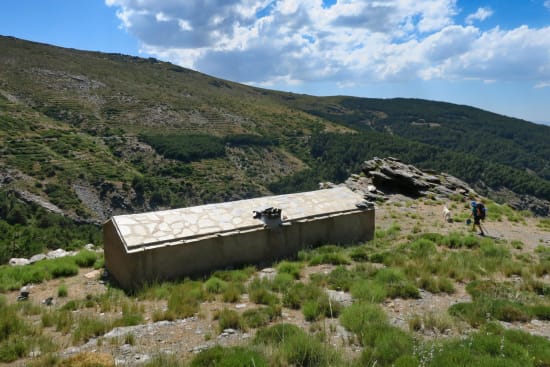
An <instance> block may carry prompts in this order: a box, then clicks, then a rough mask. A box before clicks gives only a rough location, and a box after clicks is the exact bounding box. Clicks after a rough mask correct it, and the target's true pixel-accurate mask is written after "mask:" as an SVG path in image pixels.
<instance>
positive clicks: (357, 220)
mask: <svg viewBox="0 0 550 367" xmlns="http://www.w3.org/2000/svg"><path fill="white" fill-rule="evenodd" d="M374 217H375V216H374V210H365V211H356V212H352V213H346V214H341V215H334V216H326V217H316V218H312V219H304V220H299V221H294V222H292V223H285V225H283V226H281V227H278V228H275V229H263V228H258V229H253V230H248V231H235V232H228V233H222V234H220V235H213V236H208V237H205V238H201V239H200V240H197V241H192V242H188V243H182V244H177V245H168V246H166V245H163V246H159V247H156V248H147V249H144V250H138V251H136V252H131V253H126V250H125V247H124V245H123V243H122V241H121V239H120V237H119V235H118V232H117V231H116V228H115V226H114V225H113V224H112V222H111V221H108V222H107V223H105V225H104V227H103V235H104V247H105V267H106V268H107V270H108V271H109V273H110V274H111V275H112V276H113V277H114V278H115V280H116V281H117V282H118V283H119V284H120V285H121V286H122V287H124V288H135V287H139V286H140V285H142V284H144V283H147V282H154V281H163V280H175V279H180V278H182V277H184V276H188V275H197V274H207V273H209V272H212V271H214V270H217V269H224V268H227V267H230V266H238V265H244V264H261V263H267V262H272V261H275V260H280V259H283V258H286V257H289V256H292V255H294V254H296V253H297V252H298V251H299V250H301V249H304V248H308V247H316V246H319V245H322V244H327V243H331V244H351V243H356V242H360V241H367V240H370V239H372V238H373V236H374V227H375V223H374V222H375V220H374Z"/></svg>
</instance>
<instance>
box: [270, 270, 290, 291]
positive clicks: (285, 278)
mask: <svg viewBox="0 0 550 367" xmlns="http://www.w3.org/2000/svg"><path fill="white" fill-rule="evenodd" d="M295 279H296V278H295V277H294V276H293V275H292V274H289V273H279V274H277V275H275V278H273V281H272V282H271V289H272V290H274V291H277V292H284V291H285V290H287V289H289V288H290V287H291V286H292V284H293V283H294V280H295Z"/></svg>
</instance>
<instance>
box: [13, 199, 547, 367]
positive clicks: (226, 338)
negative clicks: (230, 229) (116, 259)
mask: <svg viewBox="0 0 550 367" xmlns="http://www.w3.org/2000/svg"><path fill="white" fill-rule="evenodd" d="M442 207H443V204H442V203H438V204H433V203H428V202H427V201H423V200H421V199H420V200H415V201H411V200H410V199H408V198H406V197H403V196H399V195H394V196H391V197H390V199H389V200H388V201H387V202H386V203H384V204H381V205H380V206H379V207H378V208H377V211H376V227H377V229H385V228H388V227H389V226H391V225H392V224H394V223H398V224H399V225H400V227H401V233H402V235H403V236H404V237H406V235H407V234H410V233H413V231H415V228H416V230H418V228H421V230H422V232H438V233H442V234H447V233H449V232H452V231H466V230H468V228H467V227H466V225H465V224H464V223H459V222H455V223H446V222H444V220H443V216H442ZM467 210H468V209H465V208H464V207H458V206H457V205H453V206H451V211H452V212H453V215H455V216H456V215H457V214H458V212H459V211H463V212H464V211H467ZM536 224H537V219H535V218H526V219H525V223H515V222H509V221H508V220H505V219H504V220H502V221H487V222H486V223H485V228H486V230H487V233H488V234H489V235H490V236H491V237H494V238H497V239H502V240H505V241H512V240H519V241H521V242H522V243H523V244H524V247H523V248H522V249H521V250H514V251H523V252H532V251H534V249H535V248H536V247H537V246H539V245H544V246H550V232H548V231H543V230H542V229H540V228H538V227H537V225H536ZM333 268H334V266H331V265H320V266H316V267H308V268H306V269H304V270H303V272H302V279H308V277H309V275H311V274H313V273H319V272H324V273H327V274H328V273H329V272H330V271H331V270H332V269H333ZM92 270H93V269H81V272H80V274H79V275H77V276H74V277H71V278H65V279H55V280H51V281H48V282H45V283H42V284H37V285H34V286H33V287H32V290H31V299H30V302H35V303H40V301H41V300H43V299H45V298H47V297H50V296H54V297H55V296H56V295H57V290H58V287H59V285H60V284H62V283H63V284H65V285H66V286H67V288H68V295H69V296H68V297H67V298H56V304H55V305H53V306H51V307H61V306H62V305H63V304H65V303H66V302H68V301H69V300H71V299H77V300H78V299H80V300H81V299H84V298H85V297H86V296H87V295H94V294H101V293H103V292H105V291H106V289H107V288H106V287H107V286H106V285H105V284H104V283H103V282H102V281H101V280H100V278H99V275H98V274H95V275H93V273H92V275H90V272H91V271H92ZM273 275H274V270H273V269H264V270H262V271H259V272H258V276H267V277H269V276H273ZM89 277H91V278H89ZM511 280H512V281H513V280H514V279H511ZM543 281H545V282H548V283H550V279H549V278H548V277H547V278H546V279H543ZM455 289H456V292H455V293H453V294H450V295H448V294H432V293H429V292H427V291H424V290H421V292H420V293H421V298H420V299H413V300H411V299H406V300H405V299H393V300H387V301H385V302H384V303H383V304H382V306H383V308H384V309H385V310H386V312H387V314H388V316H389V317H390V320H391V322H392V323H393V324H394V325H397V326H399V327H401V328H403V329H406V330H408V329H409V326H408V321H409V320H410V319H411V317H414V316H415V315H433V317H445V315H446V310H447V309H448V307H449V306H450V305H452V304H454V303H457V302H466V301H469V300H470V297H469V295H468V294H467V293H466V291H465V285H464V284H455ZM17 295H18V293H17V292H12V293H10V294H8V300H9V302H16V297H17ZM330 295H331V297H332V299H333V300H335V301H339V302H342V303H343V304H350V303H351V302H352V301H353V300H352V298H351V295H350V294H348V293H345V292H338V291H330ZM136 302H140V305H141V306H142V308H143V311H144V314H145V315H146V317H145V319H146V323H145V324H143V325H138V326H131V327H122V328H115V329H113V330H111V331H109V332H108V333H106V334H105V335H103V336H101V337H98V338H94V339H91V340H89V341H88V342H87V343H85V344H81V345H72V342H71V339H70V335H62V334H60V333H57V332H53V331H49V330H46V331H45V333H49V335H51V337H52V338H53V339H54V340H55V343H56V344H57V345H59V346H60V347H61V348H60V354H61V355H62V356H70V355H73V354H76V353H79V352H94V353H107V354H109V355H111V356H113V358H114V360H115V362H116V365H117V366H135V365H140V364H142V363H144V362H146V361H147V360H149V359H150V358H151V357H152V356H154V355H155V354H157V353H169V354H174V355H177V356H178V357H180V358H182V359H190V358H192V357H193V356H194V355H195V354H196V353H198V352H199V351H201V350H203V349H205V348H209V347H211V346H214V345H222V346H229V345H239V344H246V343H248V342H249V341H250V340H251V338H253V336H254V333H255V330H253V329H252V330H248V331H247V332H242V331H239V330H225V331H220V330H219V329H218V323H217V321H215V320H214V317H213V315H214V314H215V313H216V312H217V311H219V310H222V309H223V308H230V309H235V310H237V311H239V312H242V311H244V310H247V309H251V308H255V307H258V306H257V305H256V304H254V303H252V302H250V301H249V300H248V296H247V295H246V294H245V295H243V296H242V298H241V300H240V301H239V302H237V303H231V304H230V303H227V304H224V303H222V302H205V303H203V304H202V305H201V311H200V312H199V313H198V314H197V315H195V316H194V317H190V318H187V319H183V320H176V321H160V322H156V323H153V322H152V321H151V315H152V313H153V311H154V310H158V309H163V308H166V302H165V301H157V302H153V301H138V300H137V299H136ZM42 307H47V306H42ZM75 312H80V313H84V312H86V313H89V314H90V315H92V316H93V317H113V316H116V315H115V314H102V313H100V311H99V310H98V309H95V308H90V309H83V310H78V311H75ZM29 318H30V319H31V320H32V321H33V322H34V323H35V324H36V325H40V316H29ZM276 322H278V323H291V324H295V325H298V326H299V327H301V328H303V329H304V330H308V331H310V332H315V331H321V332H325V333H326V334H328V335H329V336H330V343H331V344H332V345H333V346H335V347H337V348H339V349H340V350H342V351H343V352H345V353H347V354H349V355H352V356H353V355H357V354H358V353H359V352H360V347H359V345H357V344H356V343H355V342H354V338H353V336H352V335H351V334H350V333H348V332H347V331H346V330H345V329H344V328H343V327H341V326H340V325H339V324H338V320H337V319H326V320H323V321H320V322H314V323H311V322H307V321H305V320H304V317H303V315H302V313H301V312H300V311H295V310H289V309H283V311H282V317H281V318H280V319H279V320H278V321H276ZM503 325H504V326H505V327H509V328H519V329H522V330H524V331H527V332H529V333H532V334H535V335H541V336H545V337H547V338H549V339H550V322H546V321H539V320H532V321H531V322H529V323H513V324H511V323H503ZM469 331H470V330H469V326H468V325H460V324H458V325H457V324H456V323H455V324H453V325H452V326H450V327H449V329H446V330H433V329H431V330H424V329H421V330H419V331H418V332H417V337H418V338H428V339H430V338H432V339H435V338H446V337H451V336H458V335H465V334H468V332H469ZM127 335H132V339H133V340H132V342H131V343H127V342H126V341H127ZM27 361H28V360H20V361H17V362H14V363H12V364H11V365H13V366H24V365H25V364H26V362H27Z"/></svg>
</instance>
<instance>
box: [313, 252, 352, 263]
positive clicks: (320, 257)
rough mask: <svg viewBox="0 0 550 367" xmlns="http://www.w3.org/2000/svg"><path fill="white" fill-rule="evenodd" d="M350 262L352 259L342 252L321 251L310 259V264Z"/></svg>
mask: <svg viewBox="0 0 550 367" xmlns="http://www.w3.org/2000/svg"><path fill="white" fill-rule="evenodd" d="M349 263H350V261H349V260H348V259H347V257H346V256H345V255H344V254H341V253H326V254H325V253H321V254H317V255H314V256H313V257H312V258H311V260H309V265H310V266H315V265H321V264H331V265H348V264H349Z"/></svg>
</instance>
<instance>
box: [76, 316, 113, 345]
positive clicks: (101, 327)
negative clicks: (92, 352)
mask: <svg viewBox="0 0 550 367" xmlns="http://www.w3.org/2000/svg"><path fill="white" fill-rule="evenodd" d="M111 327H112V325H111V324H110V323H109V321H106V320H105V319H103V318H98V317H91V316H83V317H80V318H79V319H78V321H77V322H76V329H75V330H74V331H73V334H72V338H73V342H74V343H77V342H80V341H87V340H88V339H90V338H93V337H97V336H100V335H103V334H105V332H106V331H107V330H109V329H110V328H111Z"/></svg>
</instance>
